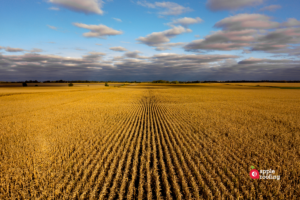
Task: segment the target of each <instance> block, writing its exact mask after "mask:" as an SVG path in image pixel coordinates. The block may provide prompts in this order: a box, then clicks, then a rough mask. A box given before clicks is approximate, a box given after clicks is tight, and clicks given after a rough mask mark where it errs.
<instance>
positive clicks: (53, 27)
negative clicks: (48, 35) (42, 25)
mask: <svg viewBox="0 0 300 200" xmlns="http://www.w3.org/2000/svg"><path fill="white" fill-rule="evenodd" d="M47 26H48V27H49V28H51V29H53V30H57V27H55V26H50V25H47Z"/></svg>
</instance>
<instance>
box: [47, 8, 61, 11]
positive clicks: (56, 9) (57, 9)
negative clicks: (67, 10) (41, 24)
mask: <svg viewBox="0 0 300 200" xmlns="http://www.w3.org/2000/svg"><path fill="white" fill-rule="evenodd" d="M49 10H55V11H59V10H60V9H59V8H58V7H51V8H49Z"/></svg>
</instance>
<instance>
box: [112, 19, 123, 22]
mask: <svg viewBox="0 0 300 200" xmlns="http://www.w3.org/2000/svg"><path fill="white" fill-rule="evenodd" d="M113 19H114V20H116V21H117V22H122V20H121V19H119V18H113Z"/></svg>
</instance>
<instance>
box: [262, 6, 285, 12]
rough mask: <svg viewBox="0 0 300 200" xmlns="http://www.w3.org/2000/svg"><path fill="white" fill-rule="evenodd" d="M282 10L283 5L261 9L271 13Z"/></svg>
mask: <svg viewBox="0 0 300 200" xmlns="http://www.w3.org/2000/svg"><path fill="white" fill-rule="evenodd" d="M280 8H281V5H270V6H266V7H263V8H261V9H260V11H271V12H274V11H276V10H278V9H280Z"/></svg>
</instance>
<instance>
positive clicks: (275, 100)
mask: <svg viewBox="0 0 300 200" xmlns="http://www.w3.org/2000/svg"><path fill="white" fill-rule="evenodd" d="M289 87H291V86H290V85H289ZM11 90H12V92H11V93H8V92H7V90H6V92H5V95H1V94H0V105H1V108H0V111H1V112H0V113H1V114H0V118H1V121H0V144H1V146H0V199H15V198H18V199H21V198H23V199H33V198H36V199H39V198H40V199H45V198H49V199H59V198H64V199H73V198H82V199H99V198H100V199H141V198H143V199H180V198H181V199H222V198H225V199H237V198H240V199H251V198H252V199H259V198H264V199H265V198H268V199H292V198H297V197H299V196H300V193H299V191H300V179H299V177H300V163H299V161H300V149H299V148H300V137H299V134H300V118H299V117H298V116H300V106H299V105H300V90H281V89H279V88H269V87H264V88H261V87H260V88H257V87H253V86H252V85H247V84H245V85H244V86H238V87H237V86H235V85H234V84H233V85H224V84H223V85H221V84H198V85H176V86H172V85H152V84H140V85H136V86H131V87H123V88H110V89H103V88H97V87H94V88H92V89H90V88H87V89H85V88H83V89H80V90H78V89H69V90H62V89H57V91H55V90H54V89H52V90H51V91H50V90H49V91H46V92H40V91H39V92H37V91H35V90H34V89H31V90H30V91H29V89H26V92H24V93H22V90H21V89H18V92H14V91H13V90H16V89H13V88H12V89H11ZM39 90H40V88H39ZM8 94H9V95H8ZM252 165H254V166H255V167H256V168H257V169H270V168H272V169H274V170H275V171H276V174H277V175H280V176H281V179H280V180H279V181H277V180H252V179H251V178H250V177H249V171H250V166H252Z"/></svg>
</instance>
